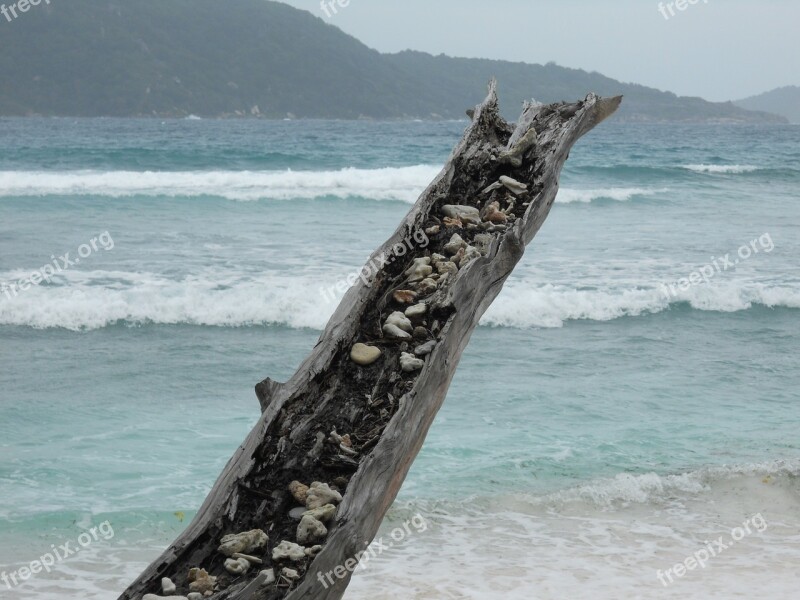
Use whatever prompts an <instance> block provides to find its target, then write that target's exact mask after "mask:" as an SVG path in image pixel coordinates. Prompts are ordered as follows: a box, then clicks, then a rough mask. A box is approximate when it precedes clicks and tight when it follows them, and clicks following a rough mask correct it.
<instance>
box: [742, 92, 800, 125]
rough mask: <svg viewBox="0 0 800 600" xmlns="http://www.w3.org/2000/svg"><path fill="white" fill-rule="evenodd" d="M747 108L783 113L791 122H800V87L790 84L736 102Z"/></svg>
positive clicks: (777, 113)
mask: <svg viewBox="0 0 800 600" xmlns="http://www.w3.org/2000/svg"><path fill="white" fill-rule="evenodd" d="M735 104H736V105H737V106H740V107H742V108H745V109H747V110H759V111H766V112H771V113H774V114H776V115H781V116H782V117H785V118H787V119H789V121H790V122H791V123H800V87H798V86H796V85H790V86H787V87H782V88H778V89H776V90H772V91H771V92H765V93H763V94H760V95H758V96H752V97H750V98H745V99H744V100H739V101H738V102H735Z"/></svg>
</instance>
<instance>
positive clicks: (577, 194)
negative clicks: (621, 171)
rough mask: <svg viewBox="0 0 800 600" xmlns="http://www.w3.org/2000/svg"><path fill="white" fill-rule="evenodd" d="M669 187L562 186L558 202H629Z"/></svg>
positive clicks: (663, 190)
mask: <svg viewBox="0 0 800 600" xmlns="http://www.w3.org/2000/svg"><path fill="white" fill-rule="evenodd" d="M668 191H669V190H668V189H667V188H658V189H655V188H650V189H648V188H622V187H619V188H606V189H590V190H578V189H571V188H562V189H561V190H560V191H559V192H558V196H557V197H556V202H559V203H561V204H571V203H573V202H582V203H589V202H592V201H593V200H616V201H617V202H627V201H629V200H632V199H633V198H636V197H646V196H654V195H656V194H663V193H665V192H668Z"/></svg>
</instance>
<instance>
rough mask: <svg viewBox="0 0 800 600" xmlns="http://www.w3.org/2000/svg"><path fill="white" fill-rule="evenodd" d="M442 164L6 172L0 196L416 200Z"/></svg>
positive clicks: (0, 178)
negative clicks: (325, 168)
mask: <svg viewBox="0 0 800 600" xmlns="http://www.w3.org/2000/svg"><path fill="white" fill-rule="evenodd" d="M440 171H441V167H440V166H436V165H417V166H412V167H396V168H394V167H387V168H382V169H355V168H348V169H341V170H338V171H291V170H287V171H170V172H166V171H165V172H158V171H145V172H137V171H60V172H58V171H55V172H51V171H0V198H3V197H5V198H8V197H20V196H105V197H111V198H128V197H134V196H146V197H200V196H211V197H219V198H225V199H228V200H238V201H253V200H291V199H295V198H303V199H313V198H325V197H335V198H351V197H360V198H369V199H373V200H397V201H402V202H408V203H412V204H413V203H414V202H416V200H417V198H418V197H419V195H420V193H422V191H423V190H424V189H425V188H426V187H427V186H428V184H430V183H431V181H433V179H434V178H435V177H436V176H437V175H438V174H439V172H440Z"/></svg>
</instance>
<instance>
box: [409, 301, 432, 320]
mask: <svg viewBox="0 0 800 600" xmlns="http://www.w3.org/2000/svg"><path fill="white" fill-rule="evenodd" d="M426 312H428V305H427V304H425V303H424V302H423V303H421V304H415V305H414V306H409V307H408V308H407V309H406V317H408V318H409V319H421V318H422V317H424V316H425V313H426Z"/></svg>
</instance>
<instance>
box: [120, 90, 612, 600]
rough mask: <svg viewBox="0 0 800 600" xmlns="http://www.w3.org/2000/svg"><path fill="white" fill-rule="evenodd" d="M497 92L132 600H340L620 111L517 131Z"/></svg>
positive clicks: (592, 110) (591, 106)
mask: <svg viewBox="0 0 800 600" xmlns="http://www.w3.org/2000/svg"><path fill="white" fill-rule="evenodd" d="M495 87H496V86H495V83H494V82H492V84H491V86H490V91H489V95H488V97H487V98H486V100H484V102H483V103H482V104H480V105H479V106H478V107H476V109H475V111H474V114H473V117H472V123H471V124H470V126H469V127H468V128H467V130H466V132H465V134H464V137H463V139H462V140H461V141H460V143H459V144H458V146H457V147H456V149H455V151H454V152H453V154H452V156H451V157H450V159H449V160H448V162H447V164H446V166H445V167H444V169H443V170H442V172H441V173H440V174H439V176H438V177H437V178H436V179H435V180H434V182H433V183H432V184H431V185H430V186H429V187H428V188H427V189H426V190H425V192H424V193H423V194H422V196H421V197H420V199H419V200H418V201H417V203H416V204H415V206H414V207H413V208H412V209H411V211H410V212H409V213H408V215H407V216H406V217H405V219H403V221H402V223H401V224H400V226H399V227H398V228H397V230H396V231H395V233H394V234H393V235H392V236H391V237H390V238H389V240H388V241H387V242H386V243H385V244H384V245H383V246H381V247H380V248H378V249H377V250H376V251H375V253H374V254H373V256H372V257H371V259H370V264H372V265H376V264H377V265H381V266H380V268H378V269H373V268H369V269H365V270H364V273H369V276H368V277H365V278H364V280H363V281H359V282H357V283H356V285H354V286H353V287H352V288H351V289H350V290H349V291H348V292H347V294H346V295H345V297H344V299H343V300H342V302H341V304H340V305H339V307H338V308H337V309H336V311H335V312H334V314H333V316H332V317H331V319H330V322H329V323H328V325H327V327H326V328H325V330H324V332H323V333H322V335H321V336H320V339H319V342H318V343H317V345H316V346H315V347H314V349H313V350H312V351H311V354H310V355H309V356H308V357H307V358H306V359H305V361H303V363H302V364H301V365H300V367H299V368H298V370H297V372H296V373H295V374H294V376H293V377H292V378H291V379H290V380H289V381H287V382H286V383H282V384H281V383H277V382H275V381H272V380H270V379H266V380H264V381H263V382H262V383H260V384H259V385H258V386H256V392H257V395H258V399H259V401H260V403H261V406H262V410H263V414H262V415H261V418H260V419H259V421H258V423H257V424H256V426H255V427H254V428H253V430H252V432H251V433H250V434H249V436H248V437H247V439H246V440H245V441H244V443H243V444H242V446H241V447H240V448H239V449H238V450H237V452H236V453H235V455H234V456H233V457H232V458H231V460H230V461H229V463H228V465H227V466H226V468H225V470H224V471H223V473H222V475H221V476H220V478H219V479H218V480H217V482H216V484H215V485H214V487H213V489H212V491H211V493H210V494H209V496H208V498H207V499H206V500H205V502H204V503H203V505H202V507H201V508H200V510H199V512H198V514H197V516H196V517H195V519H194V520H193V521H192V523H191V524H190V525H189V527H188V528H187V529H186V530H185V531H184V532H183V533H182V534H181V535H180V536H179V537H178V539H177V540H175V542H174V543H173V544H172V545H171V546H170V547H169V549H167V551H166V552H164V554H163V555H162V556H161V557H160V558H159V559H158V560H156V561H155V562H154V563H153V564H152V565H150V566H149V567H148V568H147V569H146V570H145V571H144V573H142V575H141V576H140V577H139V579H137V581H135V582H134V583H133V584H132V585H131V586H130V587H129V588H128V589H127V590H126V591H125V592H124V593H123V594H122V596H120V600H140V599H141V598H142V597H143V596H144V595H145V594H147V593H156V594H157V593H160V592H161V587H160V582H161V580H162V578H163V577H169V578H171V580H172V581H173V582H175V584H176V586H177V590H178V591H177V593H178V594H183V595H187V594H188V593H189V591H190V585H192V581H190V579H192V578H197V577H198V571H197V569H204V570H205V571H204V572H205V573H207V574H208V577H209V578H216V579H214V580H209V579H203V580H201V583H202V585H206V586H208V585H210V586H211V587H212V590H213V594H212V596H211V597H213V598H216V599H220V600H222V599H231V600H277V599H279V598H286V599H289V600H300V599H304V600H312V599H313V600H339V599H340V598H341V597H342V596H343V594H344V591H345V589H346V588H347V585H348V583H349V581H350V577H351V575H352V569H348V568H345V566H346V565H352V564H353V563H354V561H355V560H356V559H357V557H359V556H360V555H361V553H362V552H363V551H364V550H365V548H366V547H367V545H368V544H369V543H370V542H371V541H372V540H373V539H374V537H375V535H376V534H377V531H378V528H379V526H380V524H381V521H382V520H383V517H384V515H385V514H386V511H387V510H388V509H389V507H390V506H391V504H392V502H393V501H394V499H395V497H396V496H397V493H398V491H399V490H400V486H401V485H402V483H403V481H404V479H405V477H406V475H407V474H408V471H409V469H410V467H411V464H412V462H413V461H414V459H415V457H416V456H417V454H418V452H419V450H420V448H421V447H422V444H423V442H424V440H425V436H426V435H427V432H428V430H429V428H430V426H431V424H432V423H433V419H434V417H435V416H436V413H437V412H438V410H439V408H440V407H441V405H442V403H443V402H444V398H445V395H446V393H447V390H448V388H449V386H450V382H451V380H452V378H453V375H454V373H455V370H456V367H457V365H458V362H459V360H460V358H461V354H462V352H463V351H464V348H465V347H466V345H467V343H468V342H469V339H470V336H471V334H472V331H473V330H474V329H475V327H476V326H477V325H478V322H479V320H480V318H481V316H482V315H483V313H484V312H485V311H486V309H487V308H488V307H489V305H490V304H491V303H492V301H493V300H494V299H495V298H496V296H497V295H498V294H499V292H500V290H501V288H502V286H503V284H504V282H505V280H506V279H507V278H508V276H509V275H510V274H511V272H512V270H513V269H514V267H515V265H516V264H517V263H518V262H519V260H520V258H521V257H522V255H523V252H524V250H525V245H526V244H527V243H529V242H530V241H531V240H532V239H533V237H534V236H535V235H536V233H537V232H538V231H539V229H540V227H541V226H542V224H543V223H544V221H545V219H546V218H547V215H548V214H549V212H550V209H551V207H552V205H553V202H554V200H555V197H556V193H557V191H558V178H559V175H560V173H561V169H562V167H563V165H564V162H565V161H566V159H567V156H568V154H569V151H570V149H571V148H572V146H573V145H574V144H575V142H576V141H577V140H578V139H579V138H580V137H581V136H583V135H584V134H586V133H587V132H588V131H590V130H591V129H592V128H593V127H595V126H596V125H597V124H599V123H600V122H601V121H603V120H604V119H606V118H607V117H608V116H610V115H611V114H612V113H613V112H614V111H615V110H616V109H617V107H618V106H619V104H620V102H621V97H617V98H608V99H604V98H599V97H597V96H595V95H594V94H590V95H589V96H587V97H586V99H585V100H582V101H580V102H576V103H572V104H564V103H562V104H549V105H543V104H535V103H527V104H526V105H525V106H524V110H523V113H522V116H521V117H520V119H519V121H518V123H517V124H516V126H514V125H511V124H508V123H507V122H506V121H504V120H503V119H502V118H501V117H500V114H499V111H498V105H497V95H496V89H495ZM401 248H403V250H402V251H401ZM290 487H291V490H290ZM259 530H261V531H262V532H263V533H265V534H266V537H267V541H266V542H265V543H263V544H260V543H261V542H262V541H263V538H262V537H261V535H260V534H259V533H258V531H259ZM231 534H243V537H242V538H241V539H240V538H236V537H233V538H231V537H227V538H226V545H225V547H224V549H225V550H226V551H230V550H231V549H239V548H241V549H242V551H241V552H238V553H236V554H235V556H234V558H230V557H228V556H226V555H225V554H224V553H222V552H220V545H221V540H222V538H223V537H225V536H230V535H231ZM245 534H246V535H245ZM241 540H244V542H242V541H241ZM247 540H257V541H258V542H259V544H260V545H258V546H257V547H253V548H248V547H247V543H246V541H247ZM240 542H241V543H240ZM245 550H246V551H245ZM248 557H250V558H251V559H252V561H251V566H252V567H253V568H252V569H248V567H247V561H248ZM226 560H227V561H228V562H227V565H226ZM190 569H195V571H192V572H191V576H190ZM201 576H204V575H203V573H201ZM209 582H210V583H209ZM198 585H200V584H198V583H196V582H195V583H194V586H195V588H197V587H198Z"/></svg>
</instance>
